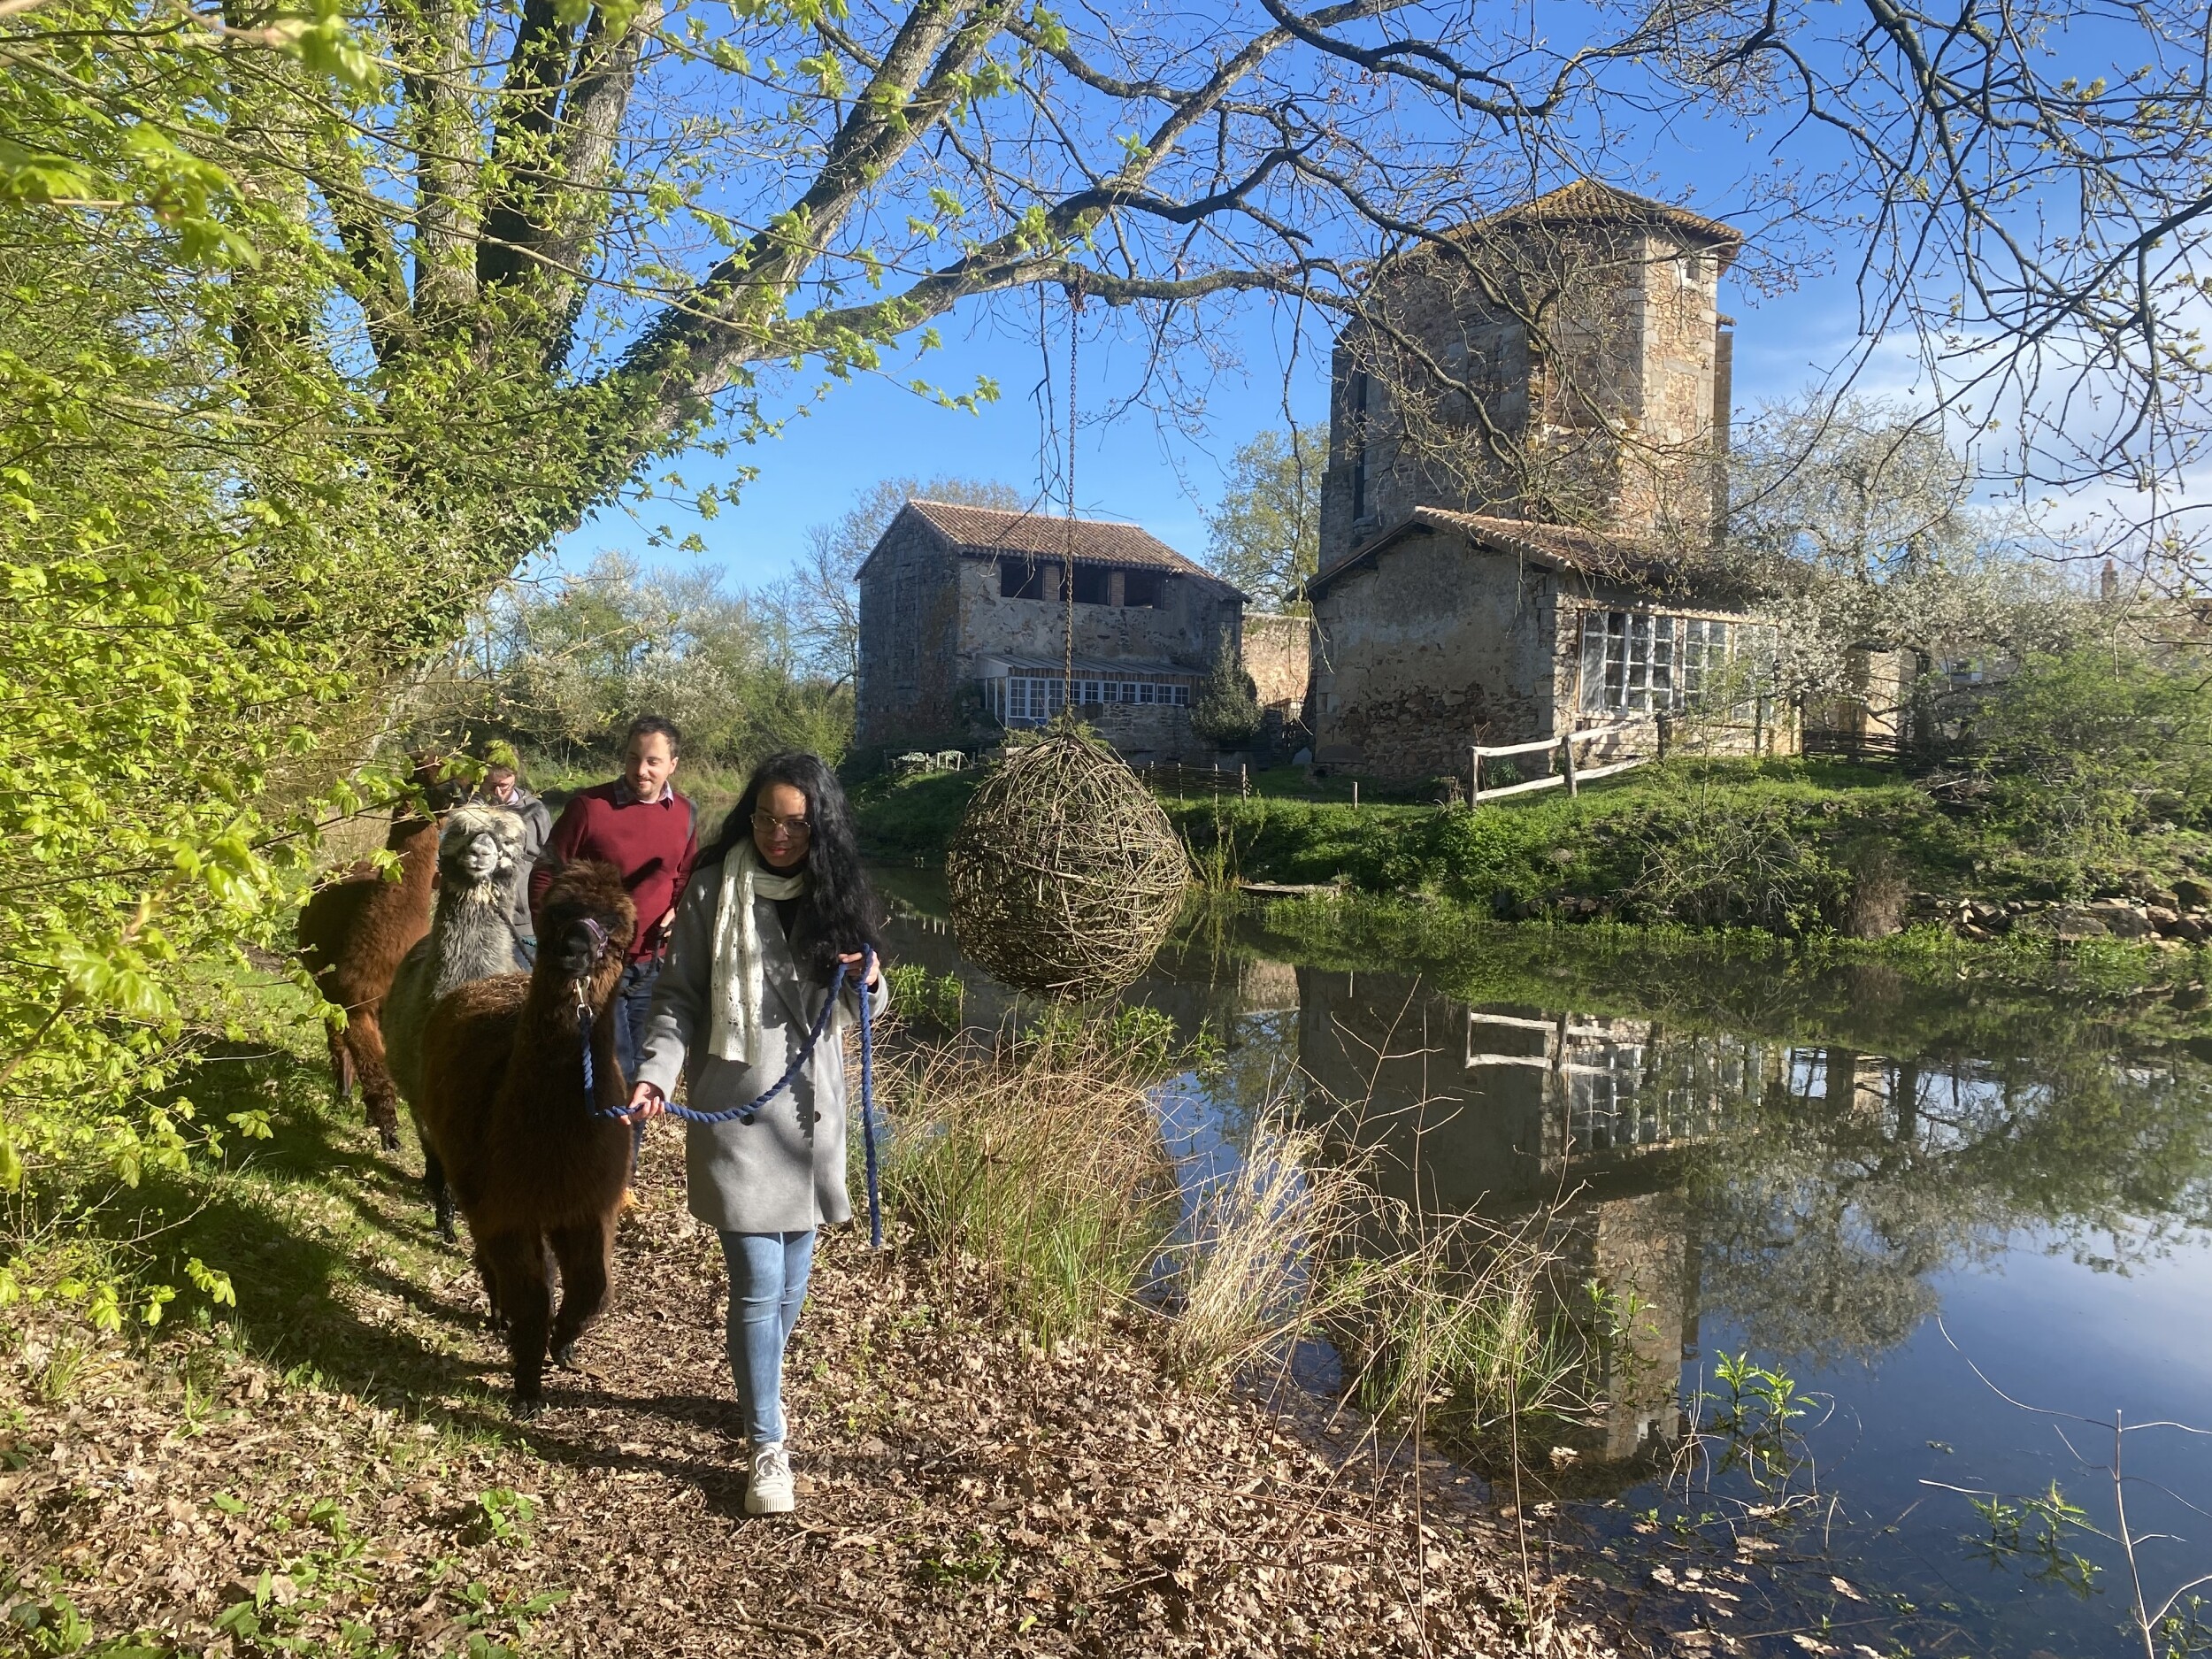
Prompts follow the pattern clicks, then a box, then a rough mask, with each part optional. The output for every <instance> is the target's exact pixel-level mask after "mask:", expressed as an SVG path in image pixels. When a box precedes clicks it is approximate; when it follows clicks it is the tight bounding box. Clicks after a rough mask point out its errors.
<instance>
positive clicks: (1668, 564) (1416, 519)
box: [1306, 507, 1738, 600]
mask: <svg viewBox="0 0 2212 1659" xmlns="http://www.w3.org/2000/svg"><path fill="white" fill-rule="evenodd" d="M1416 530H1432V531H1442V532H1444V533H1446V534H1458V535H1463V536H1465V537H1466V538H1467V539H1468V541H1471V542H1472V543H1473V544H1474V545H1475V546H1477V547H1479V548H1480V549H1483V550H1484V551H1486V552H1490V553H1499V554H1503V555H1505V556H1506V557H1510V558H1518V559H1523V560H1525V561H1526V562H1527V563H1529V564H1532V565H1545V566H1547V567H1548V568H1550V569H1552V570H1564V571H1574V572H1578V573H1579V574H1581V575H1585V576H1594V577H1596V578H1598V579H1599V580H1603V581H1611V582H1618V583H1621V584H1622V585H1624V586H1626V587H1631V588H1646V589H1648V590H1651V591H1654V592H1661V591H1665V592H1671V593H1676V594H1679V593H1682V592H1684V591H1686V590H1687V589H1689V588H1693V587H1700V588H1705V589H1706V590H1707V591H1709V593H1711V594H1712V595H1713V596H1715V597H1717V598H1719V597H1725V598H1728V599H1731V600H1732V599H1734V598H1736V597H1737V596H1738V595H1736V594H1735V592H1734V584H1733V583H1732V582H1724V581H1721V580H1717V577H1716V575H1714V574H1713V573H1702V572H1699V571H1698V570H1697V568H1696V567H1695V565H1693V564H1692V563H1691V562H1689V561H1688V560H1686V559H1685V558H1683V557H1679V556H1678V555H1674V554H1670V553H1665V552H1662V551H1659V550H1657V549H1654V548H1652V547H1650V546H1648V545H1647V544H1645V543H1642V542H1640V541H1633V540H1632V539H1630V538H1628V537H1625V536H1617V535H1607V534H1604V533H1602V532H1601V531H1597V530H1586V529H1583V528H1581V527H1580V526H1575V525H1564V524H1541V523H1539V522H1537V521H1536V520H1534V519H1530V518H1492V517H1490V516H1488V515H1487V514H1484V513H1475V512H1455V511H1452V510H1451V509H1449V508H1446V507H1416V508H1415V509H1414V510H1413V511H1411V512H1409V513H1408V514H1407V515H1406V516H1405V517H1404V518H1401V519H1400V520H1398V522H1397V523H1396V524H1394V525H1393V526H1390V528H1389V529H1387V530H1386V531H1384V532H1383V533H1382V534H1379V535H1377V536H1374V537H1371V539H1369V540H1368V541H1364V542H1363V543H1362V544H1361V545H1360V546H1359V547H1358V548H1356V549H1354V550H1353V551H1352V553H1351V555H1350V556H1349V557H1346V558H1340V559H1339V560H1338V561H1337V562H1336V563H1335V564H1333V565H1330V566H1329V568H1328V569H1326V570H1325V571H1322V572H1319V573H1318V574H1317V575H1316V576H1315V577H1314V578H1313V579H1312V580H1310V581H1309V582H1308V583H1307V584H1306V593H1307V595H1308V596H1309V597H1310V598H1318V597H1319V596H1320V595H1321V594H1322V592H1323V591H1324V590H1325V589H1326V588H1328V586H1329V585H1330V584H1331V583H1332V582H1333V581H1334V580H1336V579H1337V577H1338V576H1340V574H1342V573H1344V572H1348V571H1349V570H1351V569H1353V568H1354V567H1355V566H1356V565H1359V564H1360V563H1362V562H1363V560H1365V559H1366V558H1368V557H1369V556H1371V555H1372V554H1375V553H1379V552H1380V551H1381V550H1382V549H1383V548H1384V547H1386V545H1388V544H1389V543H1390V542H1393V541H1397V540H1398V539H1399V538H1400V537H1401V536H1403V535H1405V534H1408V533H1409V532H1412V531H1416ZM1701 577H1702V580H1701ZM1723 589H1726V590H1727V591H1726V592H1725V593H1723V592H1722V591H1721V590H1723Z"/></svg>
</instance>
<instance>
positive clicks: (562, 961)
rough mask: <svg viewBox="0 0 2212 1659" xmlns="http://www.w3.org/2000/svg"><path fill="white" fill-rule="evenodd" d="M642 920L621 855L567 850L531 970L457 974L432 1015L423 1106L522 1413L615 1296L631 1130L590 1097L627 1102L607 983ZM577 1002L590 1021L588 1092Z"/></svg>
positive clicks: (618, 1104)
mask: <svg viewBox="0 0 2212 1659" xmlns="http://www.w3.org/2000/svg"><path fill="white" fill-rule="evenodd" d="M636 928H637V911H636V910H635V908H634V906H633V905H632V904H631V902H630V895H629V893H628V892H627V891H626V889H625V888H624V887H623V885H622V877H621V875H620V873H619V872H617V871H616V869H615V867H614V866H613V865H612V864H603V863H601V862H600V861H598V860H596V859H587V860H582V861H580V862H578V863H576V864H570V865H568V866H567V867H566V868H565V869H564V870H563V871H562V872H560V874H559V875H558V876H557V877H555V878H554V881H553V885H552V887H550V888H549V889H548V890H547V893H546V895H545V905H544V909H543V911H542V913H541V918H540V921H539V926H538V960H537V965H536V967H535V968H534V970H533V971H532V972H531V973H529V974H528V975H527V976H525V975H522V974H519V973H509V974H502V975H500V976H499V977H498V978H496V979H478V980H476V981H474V982H473V983H472V984H468V985H464V986H463V987H460V989H458V990H457V991H453V992H451V993H449V994H448V995H445V996H442V997H440V998H439V999H438V1001H437V1002H436V1003H434V1005H433V1006H432V1008H431V1010H430V1018H429V1021H428V1023H427V1024H426V1025H425V1026H424V1028H423V1039H422V1088H421V1093H420V1094H419V1096H418V1098H417V1100H416V1102H415V1111H416V1117H417V1118H418V1119H419V1121H420V1123H421V1125H422V1127H423V1133H425V1134H426V1136H427V1137H428V1138H429V1140H430V1142H431V1145H432V1147H433V1148H434V1150H435V1151H436V1153H437V1155H438V1157H439V1160H440V1162H441V1163H442V1164H443V1165H444V1167H445V1176H446V1180H447V1183H448V1184H449V1186H450V1187H451V1188H452V1191H453V1196H454V1198H455V1199H456V1200H457V1202H459V1204H460V1206H461V1213H462V1215H463V1216H465V1217H467V1219H468V1224H469V1236H470V1237H471V1238H472V1240H474V1242H475V1246H476V1265H477V1268H478V1271H480V1272H481V1273H482V1274H483V1276H484V1290H485V1294H487V1295H488V1296H489V1297H490V1298H491V1305H492V1315H493V1317H494V1318H495V1320H498V1319H503V1320H505V1321H506V1323H507V1348H508V1352H509V1354H510V1355H511V1357H512V1359H513V1363H514V1378H515V1398H514V1409H515V1415H516V1416H518V1417H528V1416H530V1415H531V1414H533V1413H534V1412H535V1411H536V1410H537V1409H538V1406H539V1404H540V1403H541V1400H542V1397H543V1381H544V1375H545V1356H546V1350H547V1348H548V1347H549V1346H550V1348H551V1349H552V1353H553V1357H554V1358H555V1359H556V1360H557V1361H558V1362H559V1363H562V1364H567V1363H570V1360H571V1358H572V1349H573V1348H574V1346H575V1342H576V1339H577V1338H578V1337H580V1336H581V1335H582V1334H583V1332H584V1328H585V1327H586V1326H587V1325H589V1324H590V1323H591V1322H592V1320H593V1319H594V1318H595V1317H597V1315H598V1313H599V1310H600V1309H601V1307H602V1306H603V1305H604V1303H605V1302H606V1299H607V1283H608V1276H609V1272H610V1271H611V1265H612V1259H613V1250H614V1223H615V1217H616V1215H617V1214H618V1211H619V1210H620V1208H621V1203H622V1189H623V1186H624V1184H625V1182H626V1179H628V1176H629V1171H630V1132H629V1129H628V1128H627V1127H626V1125H623V1124H622V1123H620V1122H618V1121H617V1120H615V1119H614V1118H601V1117H595V1116H594V1115H593V1111H592V1110H591V1109H592V1108H597V1109H598V1110H600V1111H619V1110H622V1108H623V1106H624V1105H625V1104H626V1100H627V1094H628V1090H627V1085H626V1081H625V1079H624V1078H623V1076H622V1068H621V1066H620V1065H619V1064H617V1063H616V1060H615V1054H614V1010H613V992H614V987H615V983H616V981H617V980H618V979H621V977H622V969H623V965H624V964H625V963H626V961H627V960H628V956H629V949H630V940H631V936H632V934H633V933H634V932H635V931H636ZM580 1009H581V1010H585V1015H586V1017H587V1018H588V1019H589V1021H590V1041H591V1069H592V1082H591V1090H590V1094H589V1097H588V1098H587V1096H586V1093H585V1087H584V1038H583V1033H582V1025H583V1021H582V1019H581V1018H580V1017H579V1010H580ZM554 1263H559V1266H560V1278H561V1307H560V1314H559V1317H554V1316H553V1271H552V1270H553V1266H554Z"/></svg>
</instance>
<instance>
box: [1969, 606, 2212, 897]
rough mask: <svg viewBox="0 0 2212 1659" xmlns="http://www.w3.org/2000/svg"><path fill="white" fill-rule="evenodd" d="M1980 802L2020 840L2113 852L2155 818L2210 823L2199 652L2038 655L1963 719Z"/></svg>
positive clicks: (2211, 782)
mask: <svg viewBox="0 0 2212 1659" xmlns="http://www.w3.org/2000/svg"><path fill="white" fill-rule="evenodd" d="M1967 740H1968V742H1969V744H1970V748H1971V751H1972V754H1973V757H1974V760H1973V764H1974V766H1975V769H1976V771H1977V772H1978V773H1979V774H1980V776H1981V778H1982V780H1984V781H1985V783H1986V785H1987V786H1988V789H1989V797H1988V799H1987V801H1986V803H1985V804H1984V806H1983V808H1982V810H1984V811H1985V813H1986V814H1988V815H1990V816H1991V817H1993V818H1996V819H1998V820H2000V821H2001V822H2002V823H2003V824H2004V825H2005V826H2007V827H2008V829H2010V830H2011V831H2012V832H2013V833H2015V834H2016V837H2017V839H2018V841H2020V843H2021V844H2022V845H2024V846H2025V847H2028V848H2030V849H2034V850H2036V851H2039V852H2045V853H2049V854H2054V855H2056V856H2070V857H2077V858H2100V857H2111V856H2115V855H2116V854H2119V853H2122V852H2124V850H2125V849H2126V848H2127V845H2128V843H2129V841H2130V839H2131V837H2133V836H2135V835H2138V834H2139V833H2142V832H2144V831H2145V830H2147V829H2149V828H2151V827H2152V826H2154V825H2156V824H2158V823H2160V822H2176V821H2178V822H2184V823H2189V824H2193V825H2203V824H2206V823H2208V822H2212V812H2208V806H2207V803H2208V802H2212V680H2208V676H2207V672H2206V665H2205V664H2204V663H2203V662H2201V661H2200V660H2199V659H2198V658H2197V657H2194V656H2193V655H2175V654H2168V655H2154V654H2153V653H2150V652H2146V651H2138V650H2124V649H2123V650H2111V649H2081V650H2075V651H2070V652H2066V653H2064V654H2062V655H2055V656H2043V655H2036V656H2031V657H2027V658H2026V659H2025V660H2024V662H2022V663H2021V664H2019V665H2018V668H2017V670H2016V672H2013V673H2010V674H2007V675H2005V676H2003V677H2002V678H2001V679H2000V680H1998V681H1997V682H1996V683H1995V684H1994V685H1993V686H1992V687H1990V689H1989V691H1988V693H1987V695H1986V697H1985V700H1984V701H1983V703H1981V704H1980V706H1979V707H1978V709H1977V710H1975V712H1974V714H1973V715H1972V717H1971V718H1970V721H1969V723H1968V728H1967Z"/></svg>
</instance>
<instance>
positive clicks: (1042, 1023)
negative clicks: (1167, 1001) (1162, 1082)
mask: <svg viewBox="0 0 2212 1659" xmlns="http://www.w3.org/2000/svg"><path fill="white" fill-rule="evenodd" d="M1015 1052H1016V1053H1017V1054H1018V1055H1019V1056H1021V1057H1022V1059H1023V1060H1024V1061H1025V1063H1027V1064H1035V1065H1040V1066H1043V1067H1046V1068H1048V1069H1051V1070H1057V1071H1088V1072H1092V1073H1094V1074H1096V1075H1098V1076H1102V1077H1110V1078H1114V1079H1119V1080H1122V1081H1125V1082H1132V1083H1153V1082H1156V1081H1158V1080H1159V1079H1161V1078H1164V1077H1165V1076H1167V1075H1168V1074H1169V1073H1170V1072H1171V1071H1175V1070H1176V1069H1177V1068H1178V1066H1179V1064H1181V1060H1182V1057H1183V1053H1184V1050H1183V1045H1182V1043H1181V1042H1180V1041H1178V1039H1177V1037H1176V1033H1175V1021H1174V1019H1173V1018H1171V1016H1169V1015H1167V1014H1165V1013H1163V1012H1162V1011H1161V1010H1158V1009H1156V1008H1147V1007H1145V1006H1144V1005H1143V1004H1141V1003H1134V1002H1131V1003H1118V1004H1115V1005H1113V1006H1111V1007H1108V1008H1104V1009H1085V1008H1079V1007H1075V1006H1072V1005H1071V1004H1069V1003H1065V1002H1048V1003H1046V1004H1045V1006H1044V1007H1043V1009H1042V1010H1040V1011H1039V1013H1038V1015H1037V1017H1036V1018H1035V1019H1033V1021H1031V1022H1030V1024H1029V1025H1026V1026H1025V1027H1024V1028H1023V1030H1022V1033H1021V1035H1020V1036H1019V1038H1018V1039H1017V1041H1016V1045H1015Z"/></svg>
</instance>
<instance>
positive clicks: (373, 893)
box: [296, 759, 456, 1151]
mask: <svg viewBox="0 0 2212 1659" xmlns="http://www.w3.org/2000/svg"><path fill="white" fill-rule="evenodd" d="M443 772H444V767H443V764H442V763H441V762H438V761H434V760H427V759H426V760H418V761H417V762H416V764H415V784H416V787H417V788H418V789H419V791H420V792H421V795H422V797H423V799H424V800H426V802H427V803H428V804H429V807H430V811H429V813H428V814H425V813H423V812H422V811H420V810H417V809H416V808H415V807H414V806H413V805H412V804H411V803H409V804H403V805H402V806H401V807H400V808H399V809H398V810H396V811H395V812H394V814H393V816H392V827H391V829H390V830H389V831H388V833H386V835H385V837H384V846H385V849H386V850H387V851H388V852H393V853H396V854H397V855H398V856H399V867H400V878H399V879H398V880H397V881H390V880H387V879H385V877H384V875H383V873H382V872H380V871H379V870H378V869H377V868H376V866H375V865H374V864H370V863H367V862H366V861H364V862H363V863H361V864H356V865H354V866H353V867H352V868H351V869H350V870H349V871H347V872H345V873H344V874H343V875H342V876H341V877H339V878H338V879H336V880H334V881H332V882H329V883H327V884H326V885H325V886H323V887H319V888H317V889H316V890H315V891H314V892H313V893H312V894H311V895H308V900H307V902H306V903H305V904H303V905H302V906H301V907H300V919H299V926H298V931H297V933H296V938H297V940H298V941H299V953H300V960H301V961H302V962H303V963H304V964H306V966H307V968H308V971H309V972H311V973H312V974H313V975H314V976H315V984H316V987H317V988H318V989H319V990H320V991H321V992H322V994H323V996H324V999H325V1000H326V1001H327V1002H331V1003H333V1004H334V1005H335V1006H337V1007H339V1008H342V1009H343V1010H345V1015H346V1023H345V1028H344V1029H343V1030H342V1031H333V1032H331V1033H329V1037H330V1071H331V1080H332V1083H333V1084H334V1087H336V1089H337V1093H338V1098H339V1099H340V1100H343V1099H345V1098H346V1096H348V1095H349V1094H352V1092H353V1086H354V1083H355V1081H356V1080H357V1079H358V1081H359V1082H360V1085H361V1100H362V1104H363V1106H364V1108H365V1110H366V1112H367V1115H368V1119H369V1121H370V1122H371V1123H372V1124H373V1125H376V1130H377V1133H378V1134H379V1135H380V1137H381V1138H382V1140H383V1142H384V1148H385V1150H386V1151H395V1150H396V1149H397V1148H398V1146H399V1094H398V1091H397V1089H396V1087H394V1086H393V1083H392V1074H391V1071H390V1068H389V1066H388V1064H387V1063H386V1060H385V1055H384V1032H383V1027H382V1025H381V1024H380V1020H379V1018H378V1016H379V1013H380V1009H381V1007H382V1004H383V1002H384V997H385V994H386V993H387V992H388V991H389V990H390V989H391V986H392V975H393V974H394V973H396V972H398V970H399V964H400V962H401V960H402V959H403V958H404V957H405V956H406V955H407V952H408V950H409V949H411V947H412V946H413V945H414V943H415V941H417V940H419V939H420V938H422V936H423V935H424V934H426V933H428V932H429V931H430V898H431V875H432V872H433V871H434V869H435V867H436V863H437V850H438V820H437V818H436V816H435V815H436V814H437V813H438V812H441V811H442V810H444V809H445V808H446V807H447V806H448V805H449V804H450V803H451V798H452V796H453V795H454V794H455V793H456V790H455V788H454V787H453V786H451V785H449V784H448V783H447V782H446V781H445V780H444V777H443Z"/></svg>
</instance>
